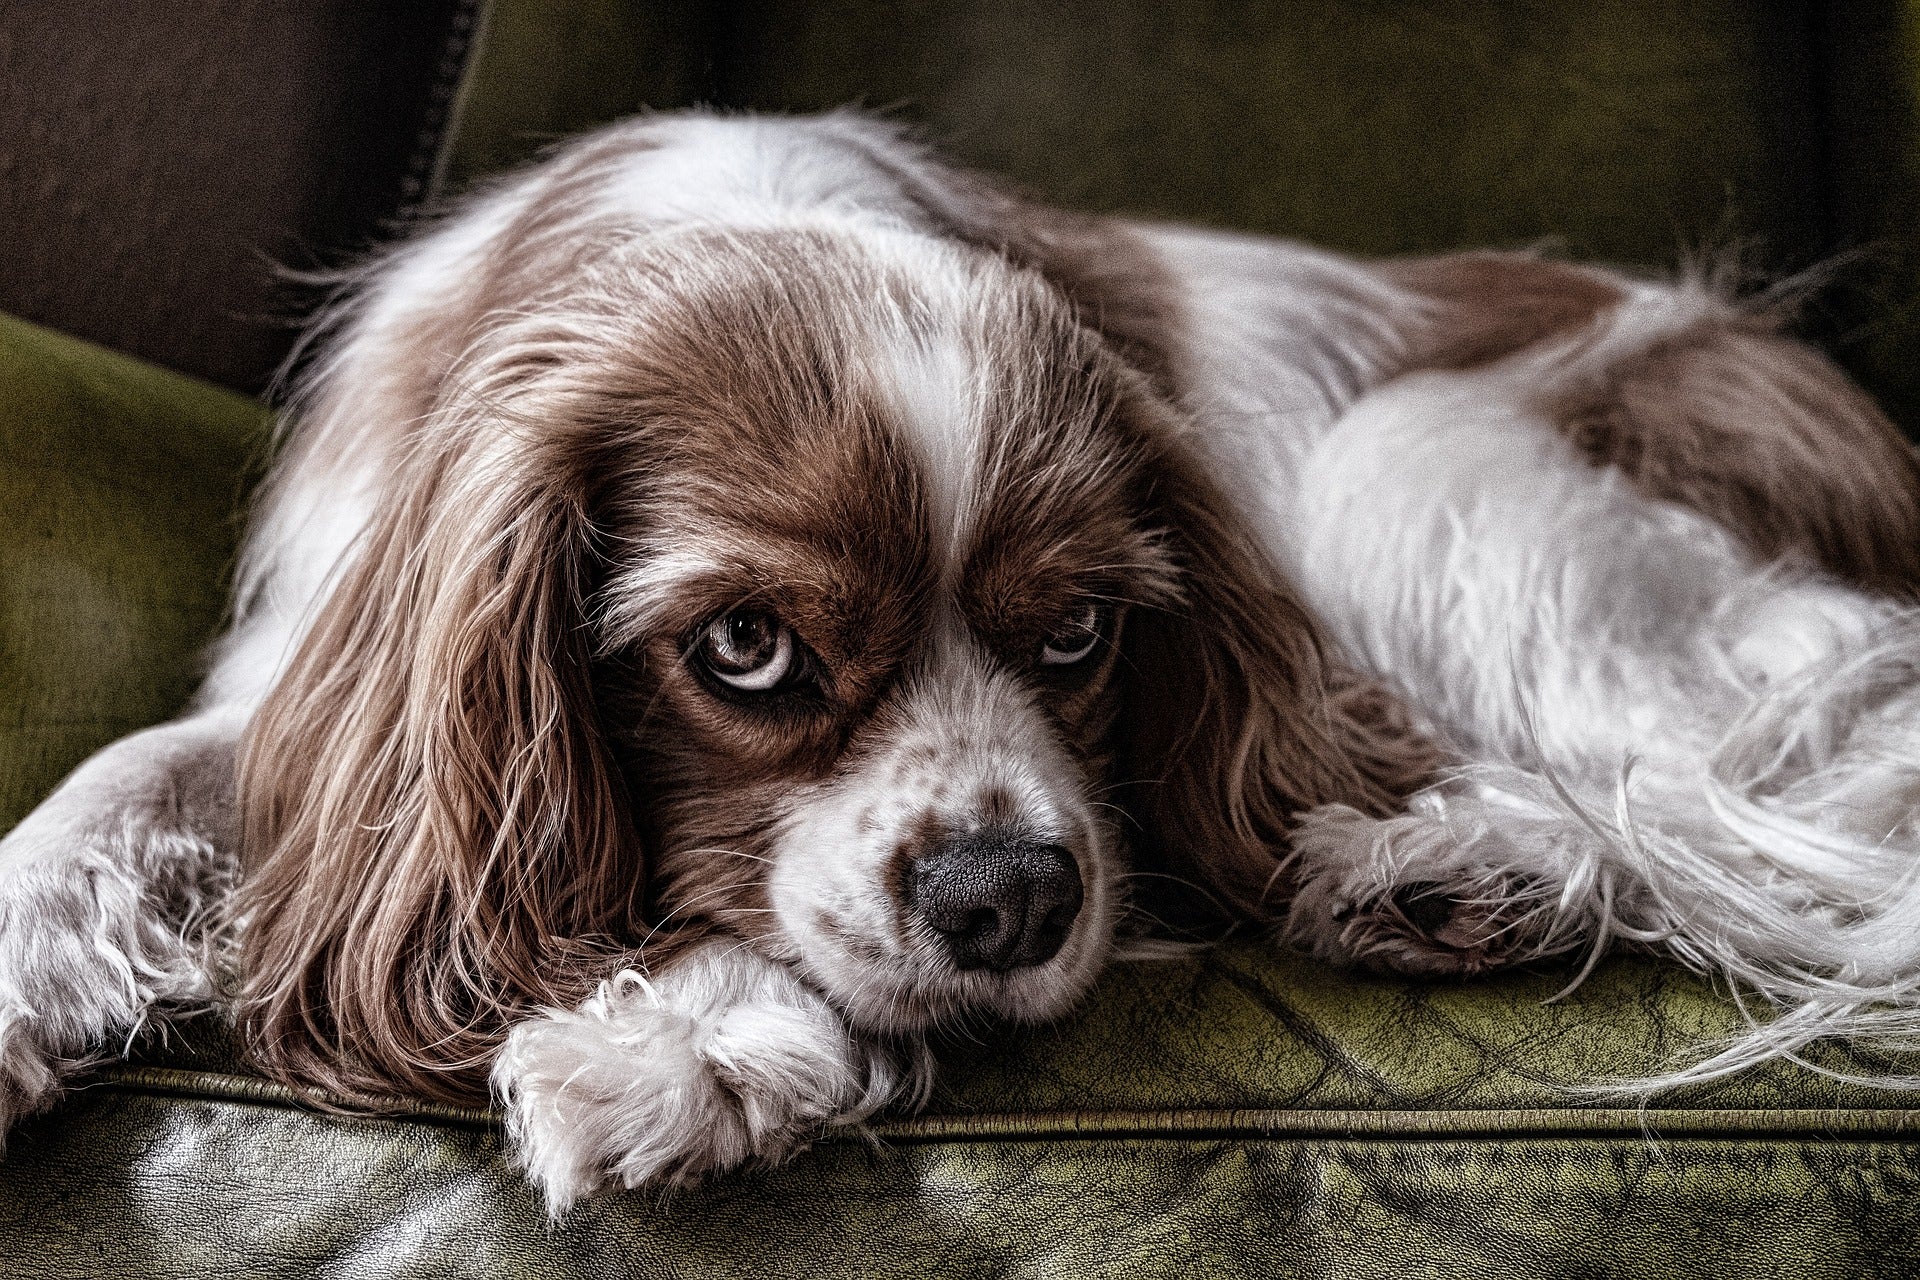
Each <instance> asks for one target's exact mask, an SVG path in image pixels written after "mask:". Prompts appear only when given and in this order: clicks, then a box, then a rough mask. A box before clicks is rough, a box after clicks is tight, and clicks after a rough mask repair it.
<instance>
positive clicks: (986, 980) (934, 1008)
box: [791, 919, 1113, 1035]
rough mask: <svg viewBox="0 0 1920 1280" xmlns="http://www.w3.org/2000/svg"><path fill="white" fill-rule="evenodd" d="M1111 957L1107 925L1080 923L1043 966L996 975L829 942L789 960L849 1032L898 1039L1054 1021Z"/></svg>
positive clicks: (1105, 922)
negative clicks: (874, 955)
mask: <svg viewBox="0 0 1920 1280" xmlns="http://www.w3.org/2000/svg"><path fill="white" fill-rule="evenodd" d="M1112 952H1113V926H1112V922H1111V921H1110V920H1107V919H1098V920H1085V921H1083V922H1082V923H1081V924H1080V925H1079V926H1078V927H1076V928H1075V929H1074V930H1073V932H1072V934H1071V935H1069V937H1068V938H1067V941H1066V944H1065V945H1064V946H1062V947H1061V949H1060V952H1059V954H1057V955H1055V956H1054V957H1053V958H1052V959H1050V960H1048V961H1047V962H1046V963H1045V964H1039V965H1032V966H1028V967H1024V968H1019V969H1012V970H1008V971H1006V972H1004V973H995V972H992V971H990V970H986V969H973V970H961V969H956V968H955V967H954V966H953V965H952V964H951V963H948V962H946V961H945V960H942V959H938V958H934V957H927V958H924V959H920V960H918V962H917V963H916V962H915V961H912V960H906V961H905V962H903V958H898V957H891V958H889V959H888V960H884V961H875V960H869V959H866V958H864V957H861V956H857V955H855V954H853V953H852V952H851V951H849V950H848V949H847V948H845V947H844V946H842V945H839V944H837V943H832V942H826V943H825V944H824V945H820V944H819V943H816V945H814V946H810V947H807V948H805V949H802V950H798V951H797V952H796V953H793V954H792V956H791V960H792V962H793V963H794V964H795V965H796V967H797V968H798V969H799V970H800V971H801V972H802V973H803V974H805V975H806V976H807V978H808V979H809V980H810V981H811V982H812V983H813V985H815V986H816V987H818V988H819V990H820V991H821V992H822V993H823V994H824V995H825V996H826V997H827V999H828V1000H829V1001H831V1002H832V1003H833V1004H834V1005H835V1006H836V1007H837V1008H838V1009H839V1010H840V1011H841V1012H842V1013H843V1014H844V1015H845V1017H846V1019H847V1021H848V1023H849V1024H850V1025H852V1026H853V1027H854V1028H855V1029H856V1030H859V1031H864V1032H869V1033H873V1034H878V1035H900V1034H908V1033H913V1032H919V1031H929V1030H934V1029H937V1028H939V1027H941V1026H947V1025H953V1024H956V1023H961V1022H966V1021H974V1020H978V1019H983V1018H986V1019H1000V1020H1008V1021H1013V1022H1046V1021H1050V1020H1052V1019H1054V1018H1058V1017H1060V1016H1061V1015H1063V1014H1065V1013H1067V1012H1068V1011H1070V1010H1071V1009H1072V1008H1073V1007H1074V1006H1075V1005H1076V1004H1078V1003H1079V1002H1080V1000H1081V999H1082V998H1083V997H1084V996H1085V995H1086V994H1087V991H1088V989H1089V988H1091V987H1092V986H1093V983H1094V980H1095V979H1096V978H1097V977H1098V976H1099V974H1100V970H1101V969H1102V968H1103V967H1104V966H1105V964H1106V962H1107V959H1108V957H1109V956H1110V955H1111V954H1112Z"/></svg>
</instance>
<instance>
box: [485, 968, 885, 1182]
mask: <svg viewBox="0 0 1920 1280" xmlns="http://www.w3.org/2000/svg"><path fill="white" fill-rule="evenodd" d="M493 1081H494V1087H495V1090H496V1092H497V1093H498V1094H499V1095H500V1098H501V1100H502V1102H503V1103H504V1104H505V1106H506V1109H507V1116H508V1130H509V1134H510V1136H511V1139H512V1142H513V1147H514V1154H515V1159H516V1161H517V1163H518V1164H519V1165H520V1166H521V1167H522V1168H523V1169H525V1170H526V1173H527V1176H528V1177H529V1179H531V1180H532V1181H533V1182H534V1183H535V1184H536V1185H537V1186H538V1187H539V1188H540V1191H541V1193H542V1194H543V1195H544V1196H545V1197H546V1202H547V1208H548V1211H549V1212H550V1213H551V1214H553V1215H554V1216H556V1217H557V1216H558V1215H560V1214H561V1213H563V1212H564V1211H565V1210H566V1209H567V1208H568V1207H569V1206H571V1205H572V1204H573V1203H574V1202H575V1201H577V1200H579V1199H580V1198H581V1197H582V1196H584V1195H587V1194H589V1193H591V1192H593V1191H594V1190H596V1189H598V1188H599V1187H601V1186H602V1185H604V1184H606V1183H609V1182H616V1183H618V1184H620V1185H621V1186H624V1187H627V1188H630V1189H631V1188H636V1187H646V1186H673V1185H683V1184H687V1183H691V1182H694V1181H697V1180H699V1179H700V1178H701V1177H703V1176H705V1175H708V1174H712V1173H719V1172H724V1171H726V1170H728V1169H733V1168H737V1167H739V1166H741V1165H745V1164H750V1163H755V1164H757V1163H772V1162H774V1161H778V1160H780V1159H782V1158H784V1157H786V1156H788V1155H790V1154H792V1153H793V1152H794V1151H796V1150H798V1149H799V1148H801V1147H802V1146H804V1145H805V1144H806V1143H807V1142H808V1141H810V1140H811V1139H812V1138H813V1137H814V1135H815V1134H817V1133H818V1132H819V1130H820V1129H821V1128H822V1127H823V1126H825V1125H828V1124H834V1123H848V1122H852V1121H855V1120H859V1119H862V1118H864V1117H865V1116H867V1115H869V1114H871V1113H872V1112H873V1111H874V1110H875V1109H876V1108H878V1107H879V1106H881V1105H882V1104H883V1103H885V1102H886V1101H887V1099H888V1098H889V1097H890V1096H891V1095H892V1094H893V1093H894V1092H896V1089H897V1087H898V1083H899V1080H898V1076H897V1073H896V1069H895V1065H894V1062H893V1060H892V1057H891V1055H890V1054H888V1053H887V1052H886V1051H885V1050H884V1049H881V1048H878V1047H876V1046H872V1045H869V1044H866V1043H864V1042H862V1041H861V1040H859V1039H858V1038H856V1037H855V1036H854V1035H853V1034H852V1033H851V1032H850V1031H849V1030H848V1028H847V1026H846V1024H845V1023H844V1022H843V1021H842V1020H841V1018H840V1015H839V1014H838V1013H837V1012H835V1011H834V1009H833V1008H832V1007H831V1006H829V1005H828V1004H827V1003H826V1001H825V1000H823V999H822V998H821V997H820V996H818V995H817V994H815V993H814V992H812V991H811V990H809V989H808V988H807V987H806V986H805V985H804V984H802V983H801V982H800V981H799V980H798V979H796V978H795V977H794V976H793V975H792V974H791V973H789V972H788V971H787V970H785V969H784V968H781V967H779V966H776V965H773V964H771V963H769V962H767V961H765V960H763V959H760V958H759V957H757V956H752V955H748V954H746V953H745V952H744V951H742V950H740V949H738V948H737V947H734V946H731V945H729V946H728V947H726V948H720V947H710V948H708V949H706V950H705V951H703V952H700V953H697V954H696V955H694V956H690V957H688V958H686V959H685V960H683V961H681V962H680V963H678V964H676V965H675V966H674V967H673V968H672V969H671V970H669V971H668V972H667V973H665V974H664V975H662V976H660V977H659V978H658V979H656V980H653V981H649V980H648V979H646V978H643V977H641V976H640V975H639V974H637V973H633V972H626V973H622V974H620V975H619V976H618V977H616V978H614V979H613V980H611V981H609V982H605V983H602V984H601V987H600V989H599V991H598V992H597V993H595V994H594V995H593V996H592V997H591V998H590V999H588V1000H587V1001H586V1002H585V1003H583V1004H582V1005H581V1006H580V1007H579V1008H578V1009H575V1010H572V1011H561V1010H547V1011H546V1012H545V1013H544V1014H542V1015H541V1016H539V1017H536V1018H533V1019H530V1020H528V1021H526V1022H523V1023H521V1024H520V1025H519V1026H517V1027H515V1028H514V1030H513V1032H512V1033H511V1035H509V1037H508V1039H507V1042H506V1044H505V1046H504V1047H503V1048H502V1050H501V1053H500V1056H499V1058H498V1060H497V1061H496V1063H495V1066H494V1071H493Z"/></svg>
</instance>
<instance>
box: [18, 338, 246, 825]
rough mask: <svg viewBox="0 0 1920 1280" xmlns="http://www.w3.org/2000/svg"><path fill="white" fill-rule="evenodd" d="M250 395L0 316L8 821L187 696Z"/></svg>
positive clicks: (235, 508)
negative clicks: (95, 753) (77, 768)
mask: <svg viewBox="0 0 1920 1280" xmlns="http://www.w3.org/2000/svg"><path fill="white" fill-rule="evenodd" d="M265 424H266V411H265V410H264V409H262V408H261V406H260V405H259V404H258V402H256V401H253V400H249V399H246V398H245V397H243V396H238V395H235V394H233V393H232V392H230V391H223V390H220V389H219V388H216V387H213V386H210V385H208V384H206V383H203V382H197V381H195V380H193V379H191V378H186V377H181V376H179V375H177V374H170V373H166V372H163V371H161V370H159V369H156V368H154V367H153V366H151V365H146V364H142V363H141V362H139V361H137V360H132V359H129V358H128V357H126V356H121V355H116V354H114V353H112V352H110V351H106V350H104V349H102V348H100V347H96V346H93V345H91V344H88V343H84V342H80V341H77V340H75V339H73V338H67V337H62V336H61V335H59V334H56V333H53V332H51V331H49V330H46V329H41V328H37V327H35V326H33V325H30V324H26V323H24V322H23V321H20V320H15V319H12V318H10V317H7V316H0V833H4V832H5V831H7V830H8V829H9V828H11V827H12V826H13V824H14V823H15V822H17V821H19V820H20V818H22V817H23V816H25V814H26V812H27V811H28V810H29V809H31V808H32V807H33V806H34V805H35V804H37V803H39V801H40V798H41V797H42V796H44V795H45V794H46V793H47V792H48V791H49V790H51V789H52V788H53V785H54V784H55V783H57V782H58V781H59V780H60V779H61V777H63V776H64V775H65V774H66V773H67V772H68V770H70V769H72V768H73V766H74V765H76V764H78V763H79V762H80V761H81V760H82V759H84V758H85V757H86V756H87V755H88V754H89V753H91V752H92V751H93V750H94V749H96V748H98V747H100V746H103V745H105V744H106V743H108V742H111V741H112V740H113V739H115V738H118V737H121V736H122V735H125V734H128V733H131V732H133V731H134V730H135V729H139V728H142V727H144V726H146V725H149V724H153V723H155V722H156V721H160V720H164V719H166V718H167V717H168V716H170V715H172V714H173V713H174V712H175V711H177V710H178V709H179V707H180V705H181V704H182V703H183V702H184V701H185V700H186V698H187V696H188V695H189V694H191V693H192V692H193V688H194V685H195V684H196V683H197V682H198V679H199V674H200V661H199V653H200V649H201V647H202V646H203V645H205V644H206V642H207V640H208V639H209V638H210V637H211V636H212V634H213V631H214V628H215V625H216V624H217V623H218V621H219V618H220V615H221V611H222V610H223V609H224V608H225V606H226V596H225V581H224V577H223V574H224V572H225V570H226V568H227V564H228V561H229V560H230V559H231V558H232V556H233V552H234V548H235V546H236V544H237V541H238V537H239V532H240V525H239V512H240V510H241V500H242V498H243V496H244V493H245V478H246V475H247V471H248V465H249V460H250V459H253V458H256V457H257V456H258V455H259V454H260V451H261V448H262V445H263V443H264V441H265V439H266V434H265Z"/></svg>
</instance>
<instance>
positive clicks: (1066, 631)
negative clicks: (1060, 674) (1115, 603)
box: [1040, 600, 1107, 667]
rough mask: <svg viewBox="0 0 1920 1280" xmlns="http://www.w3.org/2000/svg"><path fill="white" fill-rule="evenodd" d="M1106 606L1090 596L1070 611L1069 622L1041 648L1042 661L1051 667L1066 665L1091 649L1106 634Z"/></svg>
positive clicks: (1077, 659) (1081, 657)
mask: <svg viewBox="0 0 1920 1280" xmlns="http://www.w3.org/2000/svg"><path fill="white" fill-rule="evenodd" d="M1106 628H1107V607H1106V606H1105V605H1103V604H1101V603H1099V602H1098V601H1094V600H1089V601H1087V602H1086V603H1085V604H1082V605H1080V606H1079V607H1078V608H1076V609H1075V610H1074V611H1073V613H1071V614H1069V615H1068V617H1067V620H1066V622H1065V623H1064V624H1063V625H1062V626H1061V627H1060V628H1059V629H1058V630H1056V631H1055V632H1054V633H1053V634H1052V635H1050V636H1048V637H1047V640H1046V643H1045V644H1044V645H1042V646H1041V648H1040V661H1041V662H1042V663H1043V664H1045V665H1046V666H1049V667H1065V666H1071V665H1072V664H1074V663H1076V662H1079V661H1080V660H1081V659H1083V658H1085V657H1086V656H1087V655H1088V654H1090V653H1092V652H1093V651H1094V649H1095V648H1096V647H1097V646H1098V645H1099V643H1100V637H1101V636H1103V635H1104V634H1106Z"/></svg>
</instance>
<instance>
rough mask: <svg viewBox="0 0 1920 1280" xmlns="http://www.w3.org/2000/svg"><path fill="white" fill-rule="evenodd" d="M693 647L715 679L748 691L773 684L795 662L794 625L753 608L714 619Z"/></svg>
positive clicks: (753, 691) (783, 677)
mask: <svg viewBox="0 0 1920 1280" xmlns="http://www.w3.org/2000/svg"><path fill="white" fill-rule="evenodd" d="M694 650H695V653H696V656H698V658H699V660H700V662H701V664H702V665H703V666H705V667H706V669H707V670H708V671H710V672H712V673H713V676H714V678H715V679H717V680H720V681H721V682H723V683H725V684H728V685H731V686H732V687H733V688H735V689H743V690H745V691H747V692H749V693H762V692H764V691H766V690H768V689H772V688H774V687H775V686H776V685H778V684H779V683H780V682H781V681H782V680H784V679H786V678H787V675H788V673H789V672H791V671H792V670H793V665H794V662H793V660H794V643H793V631H792V629H791V628H789V627H788V626H787V625H786V624H785V623H783V622H781V621H780V619H778V618H776V617H774V616H773V615H772V614H770V613H761V612H759V611H757V610H752V609H736V610H734V611H733V612H732V613H728V614H723V615H722V616H720V617H718V618H716V619H714V620H713V621H712V622H711V623H709V624H708V625H707V629H706V630H705V631H703V632H701V633H700V638H699V640H697V641H696V642H695V644H694Z"/></svg>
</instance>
